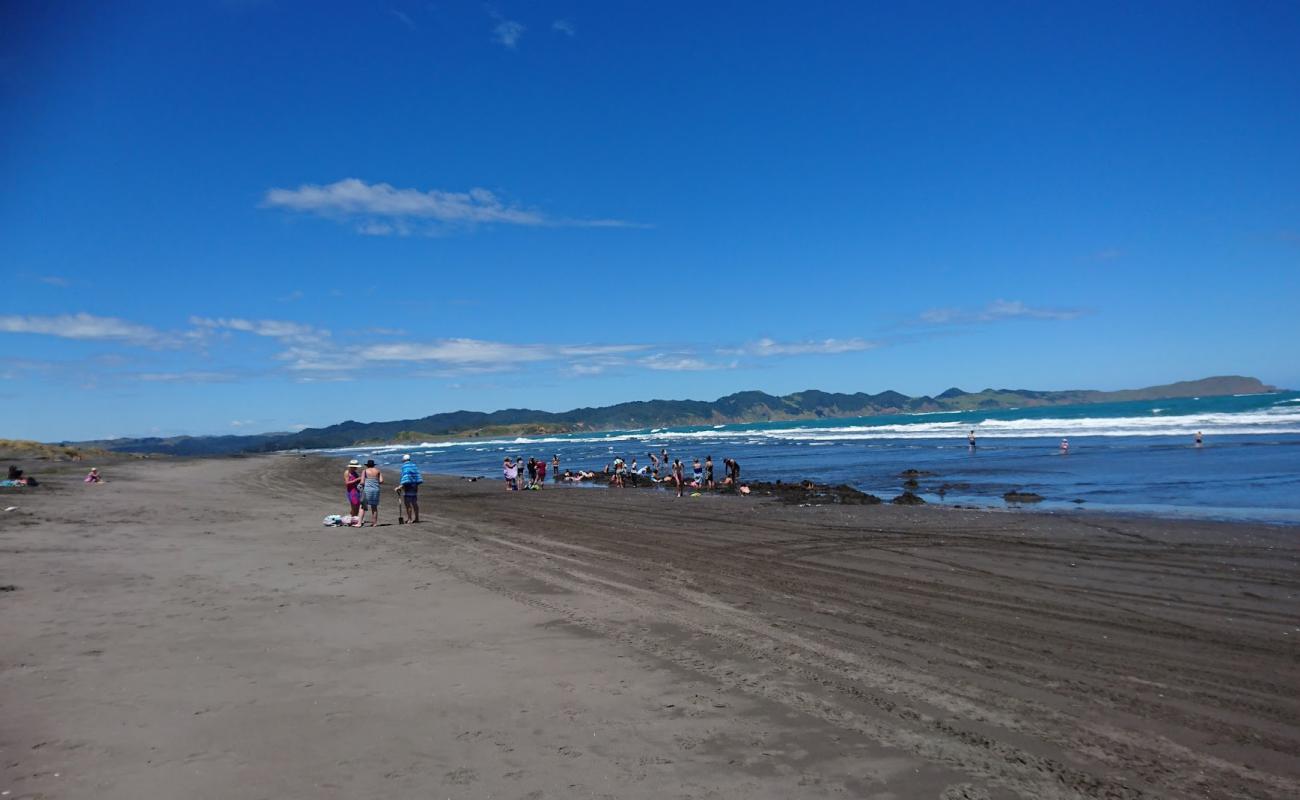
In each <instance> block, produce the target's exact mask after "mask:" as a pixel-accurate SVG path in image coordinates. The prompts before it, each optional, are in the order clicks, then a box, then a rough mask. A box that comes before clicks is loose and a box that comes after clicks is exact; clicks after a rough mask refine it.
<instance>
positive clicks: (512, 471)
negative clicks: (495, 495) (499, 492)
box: [501, 456, 519, 492]
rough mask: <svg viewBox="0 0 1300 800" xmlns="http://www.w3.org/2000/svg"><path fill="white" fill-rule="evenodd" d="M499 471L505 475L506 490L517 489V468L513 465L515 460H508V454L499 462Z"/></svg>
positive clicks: (515, 490)
mask: <svg viewBox="0 0 1300 800" xmlns="http://www.w3.org/2000/svg"><path fill="white" fill-rule="evenodd" d="M501 471H502V473H504V474H505V477H506V491H507V492H517V491H519V484H518V479H519V468H518V467H516V466H515V462H513V461H511V460H510V456H506V460H505V461H503V462H501Z"/></svg>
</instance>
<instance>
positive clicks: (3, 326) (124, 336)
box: [0, 314, 172, 347]
mask: <svg viewBox="0 0 1300 800" xmlns="http://www.w3.org/2000/svg"><path fill="white" fill-rule="evenodd" d="M0 333H32V334H40V335H44V336H58V337H60V338H63V339H83V340H89V341H95V340H102V341H117V342H126V343H128V344H139V345H146V346H151V347H158V346H165V345H169V344H172V342H171V341H170V339H169V337H167V336H165V335H164V334H163V333H162V332H160V331H158V330H155V329H153V328H150V327H148V326H146V325H137V324H136V323H134V322H127V321H126V320H124V319H118V318H117V317H97V316H94V315H92V314H58V315H55V316H48V317H39V316H16V315H10V316H0Z"/></svg>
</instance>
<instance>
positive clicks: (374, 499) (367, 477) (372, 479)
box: [361, 458, 384, 528]
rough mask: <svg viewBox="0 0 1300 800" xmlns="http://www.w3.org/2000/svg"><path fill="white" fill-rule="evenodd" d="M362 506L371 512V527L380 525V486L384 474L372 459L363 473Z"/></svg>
mask: <svg viewBox="0 0 1300 800" xmlns="http://www.w3.org/2000/svg"><path fill="white" fill-rule="evenodd" d="M361 479H362V483H361V505H362V506H363V507H364V509H363V510H369V511H370V527H372V528H373V527H375V526H377V525H378V524H379V486H380V484H382V483H383V482H384V473H383V472H381V471H380V469H379V467H376V466H375V460H374V459H373V458H372V459H370V460H368V461H366V468H365V469H364V470H362V472H361Z"/></svg>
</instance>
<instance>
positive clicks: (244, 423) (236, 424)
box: [230, 419, 257, 428]
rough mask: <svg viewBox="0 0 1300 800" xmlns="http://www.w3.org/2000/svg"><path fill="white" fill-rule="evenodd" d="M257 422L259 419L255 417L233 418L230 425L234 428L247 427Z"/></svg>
mask: <svg viewBox="0 0 1300 800" xmlns="http://www.w3.org/2000/svg"><path fill="white" fill-rule="evenodd" d="M256 424H257V420H255V419H232V420H231V421H230V427H232V428H247V427H248V426H250V425H256Z"/></svg>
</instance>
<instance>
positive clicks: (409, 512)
mask: <svg viewBox="0 0 1300 800" xmlns="http://www.w3.org/2000/svg"><path fill="white" fill-rule="evenodd" d="M398 483H399V484H400V485H399V486H398V487H397V488H398V489H400V490H401V491H402V505H403V506H404V507H405V509H406V521H407V522H410V523H416V522H419V521H420V484H422V483H424V478H423V477H422V476H421V475H420V468H419V467H417V466H416V465H415V462H414V461H412V460H411V456H410V454H406V455H403V456H402V477H401V478H399V479H398ZM399 519H400V516H399Z"/></svg>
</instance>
